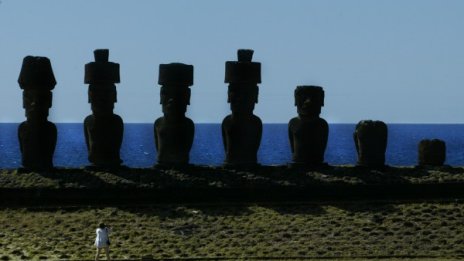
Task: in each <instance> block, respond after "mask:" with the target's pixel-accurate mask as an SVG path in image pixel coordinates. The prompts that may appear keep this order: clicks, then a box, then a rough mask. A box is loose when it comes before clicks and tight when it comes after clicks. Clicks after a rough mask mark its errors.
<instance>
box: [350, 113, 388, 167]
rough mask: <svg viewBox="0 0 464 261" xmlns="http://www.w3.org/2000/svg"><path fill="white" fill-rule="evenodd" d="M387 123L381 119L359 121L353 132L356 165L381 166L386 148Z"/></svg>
mask: <svg viewBox="0 0 464 261" xmlns="http://www.w3.org/2000/svg"><path fill="white" fill-rule="evenodd" d="M387 136H388V130H387V125H386V124H385V123H383V122H382V121H371V120H367V121H360V122H359V123H358V124H357V125H356V130H355V132H354V134H353V138H354V144H355V145H356V151H357V153H358V163H357V165H358V166H363V167H369V168H382V167H384V166H385V151H386V150H387Z"/></svg>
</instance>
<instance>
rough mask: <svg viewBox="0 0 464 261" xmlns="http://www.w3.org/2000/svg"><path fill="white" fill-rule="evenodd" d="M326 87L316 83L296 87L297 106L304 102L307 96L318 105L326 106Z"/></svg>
mask: <svg viewBox="0 0 464 261" xmlns="http://www.w3.org/2000/svg"><path fill="white" fill-rule="evenodd" d="M324 96H325V94H324V89H323V88H322V87H320V86H314V85H301V86H297V87H296V89H295V106H298V104H299V103H303V102H304V100H306V98H309V99H310V100H311V102H314V104H317V105H318V106H321V107H324Z"/></svg>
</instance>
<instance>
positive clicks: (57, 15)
mask: <svg viewBox="0 0 464 261" xmlns="http://www.w3.org/2000/svg"><path fill="white" fill-rule="evenodd" d="M463 16H464V1H462V0H456V1H452V0H446V1H443V0H436V1H426V0H409V1H404V0H397V1H393V0H391V1H380V0H378V1H373V0H365V1H355V0H351V1H346V0H339V1H337V0H330V1H326V0H320V1H311V0H302V1H297V0H285V1H272V0H253V1H250V0H238V1H237V0H234V1H218V0H196V1H191V0H185V1H178V0H169V1H168V0H166V1H148V0H147V1H142V0H138V1H127V0H124V1H122V0H121V1H118V0H100V1H90V0H88V1H85V0H80V1H64V0H56V1H52V0H48V1H46V0H42V1H39V0H29V1H26V0H2V1H1V4H0V46H1V48H0V86H1V88H0V99H1V102H0V121H1V122H20V121H23V120H24V119H25V117H24V110H23V108H22V100H21V99H22V94H21V90H20V88H19V86H18V83H17V78H18V75H19V71H20V68H21V63H22V59H23V57H24V56H26V55H35V56H47V57H49V58H50V60H51V62H52V67H53V70H54V73H55V77H56V79H57V82H58V84H57V85H56V87H55V90H54V91H53V95H54V96H53V108H52V109H51V111H50V117H49V118H50V120H51V121H54V122H82V121H83V119H84V118H85V116H86V115H88V114H90V112H91V111H90V105H89V104H88V103H87V87H88V86H87V85H85V84H84V83H83V79H84V65H85V64H86V63H88V62H90V61H93V50H94V49H98V48H108V49H110V60H111V61H113V62H117V63H120V65H121V83H120V84H119V85H118V86H117V90H118V103H117V104H116V105H115V112H116V113H117V114H119V115H121V116H122V117H123V119H124V121H125V122H126V123H129V122H153V121H154V120H155V119H156V118H158V117H160V116H161V115H162V113H161V106H160V104H159V86H158V84H157V79H158V65H159V64H160V63H171V62H183V63H187V64H192V65H194V68H195V69H194V86H193V87H192V99H191V105H190V106H189V108H188V115H189V117H190V118H192V120H194V121H195V122H197V123H202V122H221V121H222V119H223V118H224V117H225V116H226V115H227V114H229V113H230V110H229V105H228V104H227V97H226V95H227V85H226V84H225V83H224V63H225V61H228V60H236V51H237V49H239V48H250V49H254V50H255V55H254V60H255V61H259V62H261V63H262V84H260V94H259V103H258V104H257V105H256V109H255V114H256V115H258V116H259V117H261V119H262V120H263V121H264V122H266V123H271V122H279V123H286V122H288V120H289V119H290V118H291V117H294V116H295V115H296V108H295V107H294V101H293V91H294V89H295V87H296V86H297V85H320V86H323V87H324V89H325V92H326V100H325V107H324V108H323V110H322V115H321V116H322V117H324V118H325V119H326V120H327V121H328V122H329V123H353V122H358V121H359V120H362V119H377V120H383V121H386V122H388V123H464V31H463V29H464V18H463Z"/></svg>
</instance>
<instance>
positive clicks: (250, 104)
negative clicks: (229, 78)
mask: <svg viewBox="0 0 464 261" xmlns="http://www.w3.org/2000/svg"><path fill="white" fill-rule="evenodd" d="M227 94H228V100H227V101H228V102H229V103H230V109H231V110H232V113H234V114H253V110H254V109H255V103H257V102H258V87H257V86H245V87H242V88H236V87H235V88H234V87H231V86H229V91H228V93H227Z"/></svg>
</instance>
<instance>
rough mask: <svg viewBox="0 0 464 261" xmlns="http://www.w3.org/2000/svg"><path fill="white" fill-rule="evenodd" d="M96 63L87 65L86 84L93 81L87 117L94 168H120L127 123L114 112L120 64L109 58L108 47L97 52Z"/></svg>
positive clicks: (86, 125) (87, 133) (90, 155)
mask: <svg viewBox="0 0 464 261" xmlns="http://www.w3.org/2000/svg"><path fill="white" fill-rule="evenodd" d="M94 56H95V62H90V63H88V64H86V65H85V77H84V83H86V84H89V90H88V95H89V103H90V104H91V109H92V115H89V116H87V117H86V118H85V120H84V134H85V143H86V145H87V151H88V155H89V156H88V159H89V161H90V162H91V164H92V165H91V167H95V168H102V169H115V168H119V167H120V165H121V163H122V160H121V158H120V155H119V150H120V148H121V143H122V137H123V133H124V124H123V121H122V119H121V117H119V115H116V114H114V113H113V109H114V103H115V102H117V98H116V85H115V83H119V82H120V80H119V64H118V63H113V62H109V61H108V56H109V51H108V49H98V50H95V51H94Z"/></svg>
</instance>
